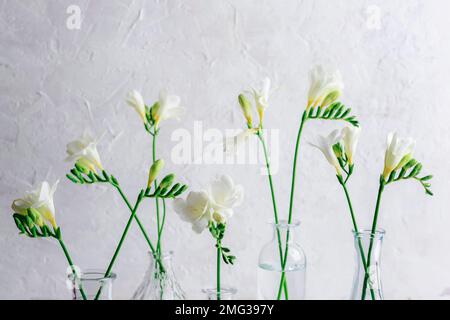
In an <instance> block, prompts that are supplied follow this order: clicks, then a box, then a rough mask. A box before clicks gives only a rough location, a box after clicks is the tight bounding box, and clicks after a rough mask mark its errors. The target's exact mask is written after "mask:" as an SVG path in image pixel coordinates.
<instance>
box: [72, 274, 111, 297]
mask: <svg viewBox="0 0 450 320" xmlns="http://www.w3.org/2000/svg"><path fill="white" fill-rule="evenodd" d="M105 272H106V271H105V270H99V269H87V270H84V271H82V272H78V273H79V275H78V277H74V275H73V274H72V273H70V274H69V275H68V279H67V286H68V288H69V289H70V290H71V293H72V300H84V298H83V296H82V294H81V292H80V288H82V289H83V292H84V293H85V295H86V298H87V300H95V299H96V298H97V300H112V289H113V282H114V280H115V279H116V274H115V273H111V274H110V275H109V277H105Z"/></svg>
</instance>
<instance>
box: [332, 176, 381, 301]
mask: <svg viewBox="0 0 450 320" xmlns="http://www.w3.org/2000/svg"><path fill="white" fill-rule="evenodd" d="M347 178H348V177H347ZM341 179H342V178H341ZM341 179H339V177H338V180H339V183H340V184H341V185H342V188H343V189H344V193H345V197H346V199H347V203H348V208H349V209H350V215H351V217H352V223H353V229H354V230H355V234H356V238H357V239H358V248H359V254H360V256H361V260H362V264H363V268H364V277H365V276H366V275H367V274H368V269H367V263H366V256H365V254H364V249H363V246H362V243H361V238H360V237H359V228H358V224H357V223H356V217H355V212H354V211H353V206H352V201H351V199H350V195H349V193H348V190H347V186H346V185H345V182H344V183H343V182H341V181H342V180H341ZM370 295H371V297H372V300H375V292H374V290H373V289H372V288H370Z"/></svg>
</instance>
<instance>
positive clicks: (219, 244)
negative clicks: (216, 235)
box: [216, 239, 222, 300]
mask: <svg viewBox="0 0 450 320" xmlns="http://www.w3.org/2000/svg"><path fill="white" fill-rule="evenodd" d="M216 246H217V273H216V276H217V279H216V282H217V284H216V286H217V288H216V292H217V300H220V299H221V292H220V291H221V290H220V263H221V260H222V243H221V241H220V240H219V239H217V245H216Z"/></svg>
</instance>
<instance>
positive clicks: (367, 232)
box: [352, 228, 386, 238]
mask: <svg viewBox="0 0 450 320" xmlns="http://www.w3.org/2000/svg"><path fill="white" fill-rule="evenodd" d="M352 233H353V235H354V236H355V237H359V238H361V237H376V238H382V237H384V235H385V234H386V231H385V230H384V229H383V228H378V229H377V230H375V232H374V233H372V230H371V229H362V230H359V231H358V232H356V231H355V230H352Z"/></svg>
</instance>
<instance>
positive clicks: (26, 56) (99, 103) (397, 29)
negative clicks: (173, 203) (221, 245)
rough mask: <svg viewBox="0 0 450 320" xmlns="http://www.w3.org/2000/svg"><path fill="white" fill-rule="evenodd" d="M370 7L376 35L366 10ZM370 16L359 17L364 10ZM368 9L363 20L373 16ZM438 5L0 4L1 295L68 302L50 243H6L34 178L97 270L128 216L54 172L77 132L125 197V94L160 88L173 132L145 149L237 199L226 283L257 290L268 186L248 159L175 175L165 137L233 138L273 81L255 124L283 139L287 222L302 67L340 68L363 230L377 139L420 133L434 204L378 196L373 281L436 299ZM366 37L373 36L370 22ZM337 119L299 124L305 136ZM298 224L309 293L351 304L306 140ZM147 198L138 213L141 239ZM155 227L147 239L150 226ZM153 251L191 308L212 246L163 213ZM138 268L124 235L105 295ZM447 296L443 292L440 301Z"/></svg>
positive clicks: (332, 196) (440, 213)
mask: <svg viewBox="0 0 450 320" xmlns="http://www.w3.org/2000/svg"><path fill="white" fill-rule="evenodd" d="M71 4H75V5H78V6H79V7H80V8H81V11H82V17H83V21H82V25H81V29H80V30H69V29H67V27H66V19H67V17H68V15H67V14H66V8H67V7H68V6H69V5H71ZM371 6H376V7H375V15H376V11H377V9H376V8H378V9H379V13H380V20H379V21H378V22H379V25H378V26H379V28H376V27H377V21H376V20H377V19H376V18H377V17H376V16H375V21H374V20H373V14H374V11H373V10H372V9H373V8H374V7H371ZM371 8H372V9H371ZM371 10H372V11H371ZM449 10H450V3H449V2H448V1H445V0H441V1H439V0H429V1H417V0H403V1H400V0H394V1H393V0H389V1H387V0H386V1H380V0H371V1H365V0H364V1H361V0H346V1H325V0H314V1H313V0H305V1H294V0H283V1H260V0H258V1H256V0H255V1H233V0H229V1H206V0H202V1H199V0H197V1H176V0H173V1H143V0H135V1H126V0H122V1H119V0H115V1H111V0H95V1H94V0H90V1H89V0H85V1H82V0H71V1H50V0H45V1H44V0H43V1H32V0H28V1H25V0H22V1H16V0H14V1H13V0H0V49H1V50H0V79H1V82H0V128H1V131H0V150H1V151H0V211H1V215H0V298H2V299H11V298H25V299H28V298H36V297H59V298H67V297H69V293H68V292H67V289H66V288H65V283H64V278H65V267H66V263H65V260H64V257H63V255H62V253H61V251H60V248H59V247H58V246H57V244H56V243H55V242H54V241H50V240H36V239H27V238H25V237H19V236H18V235H17V230H16V228H15V226H14V223H13V221H12V219H11V216H10V214H11V210H10V203H11V201H12V200H13V199H14V198H16V197H17V196H20V195H21V194H22V192H23V190H26V189H29V188H30V185H33V184H35V183H37V182H39V181H40V180H42V179H50V180H56V179H57V178H61V179H62V180H61V183H60V186H59V190H58V192H57V194H56V199H55V202H56V206H57V219H58V222H59V224H60V225H61V227H62V229H63V232H64V235H65V238H66V242H67V244H68V246H69V248H70V250H71V252H72V255H73V258H74V260H75V261H76V263H77V264H78V265H80V266H81V267H82V268H89V267H95V268H99V267H100V268H105V266H106V265H107V263H108V261H109V259H110V257H111V255H112V252H113V249H114V247H115V245H116V242H117V240H118V237H119V236H120V234H121V232H122V229H123V227H124V223H125V222H126V220H127V218H128V215H129V213H128V211H127V210H126V209H125V207H124V205H123V203H122V202H121V200H120V198H119V197H118V195H117V194H116V193H114V192H113V191H112V190H111V189H109V188H107V187H103V186H93V187H85V186H77V185H73V184H72V183H70V182H69V181H67V180H66V179H64V175H65V173H66V172H67V170H68V169H69V167H70V164H68V163H65V162H63V159H64V157H65V144H66V143H67V141H69V140H70V139H72V138H73V137H76V136H77V135H79V134H80V133H81V132H82V130H83V129H84V128H85V127H89V128H91V129H92V130H94V131H95V132H96V133H98V134H101V133H103V132H106V135H105V137H104V138H103V140H102V143H101V145H100V146H99V149H100V152H101V154H102V158H103V162H104V164H105V166H106V167H107V168H108V169H109V171H110V172H111V173H114V174H115V175H116V176H117V177H118V178H119V179H120V181H121V184H122V185H123V186H124V189H125V191H126V192H127V193H128V194H130V195H133V196H132V197H133V198H134V194H135V193H136V192H137V190H138V188H139V187H140V186H141V185H142V184H143V183H145V181H146V171H147V168H148V167H149V163H150V152H151V145H150V140H149V137H148V136H147V135H146V134H145V131H144V130H143V128H142V124H141V122H140V121H139V118H138V117H137V115H136V114H135V113H134V112H133V111H132V110H131V109H129V108H128V107H127V106H126V104H125V103H124V96H125V94H126V92H128V91H129V90H131V89H134V88H136V89H138V90H142V92H143V94H144V95H145V97H146V98H147V101H148V102H149V103H150V102H152V101H153V100H154V99H156V97H157V93H158V91H159V89H160V88H162V87H167V88H169V89H170V90H171V91H173V92H175V93H176V94H178V95H180V96H181V97H182V101H183V105H184V106H185V107H186V108H187V109H188V112H187V114H186V116H185V117H184V118H183V121H182V122H181V123H177V122H170V123H166V124H164V127H163V132H162V138H161V141H160V143H159V150H160V154H161V156H163V157H165V158H166V160H167V163H168V166H167V167H169V168H170V169H171V170H173V171H174V172H175V173H177V175H178V176H179V177H180V179H182V181H184V182H186V183H188V184H189V185H190V186H191V189H198V188H200V187H201V186H202V185H204V184H205V183H207V181H208V180H209V179H210V178H211V177H212V176H214V175H215V174H217V173H223V172H226V173H229V174H230V175H232V176H233V177H235V179H236V180H238V181H239V182H240V183H242V184H243V185H244V186H245V188H246V200H245V203H244V204H243V205H242V207H240V209H239V210H237V213H236V216H235V218H234V219H233V220H232V221H231V223H230V227H229V232H228V235H227V238H226V242H227V243H228V244H229V247H231V248H232V249H233V251H234V253H235V254H236V255H237V256H238V260H237V263H236V265H235V266H234V267H233V268H229V267H225V268H224V272H223V274H224V275H223V277H224V282H225V283H228V284H231V285H234V286H237V287H238V289H239V295H238V296H239V297H240V298H254V297H256V272H255V270H256V262H257V256H258V251H259V249H260V248H261V245H262V243H264V242H266V241H268V240H269V239H270V237H271V231H270V229H269V227H268V226H267V221H269V220H271V219H272V212H271V210H270V198H269V193H268V186H267V183H266V177H265V176H262V175H260V174H259V166H255V165H234V166H231V165H204V164H203V165H185V166H181V165H174V164H171V162H170V152H171V149H172V148H173V146H174V145H175V142H173V141H171V139H170V132H172V131H173V130H175V129H177V128H186V129H187V130H189V131H191V132H193V126H194V121H196V120H197V121H198V120H201V121H203V127H204V128H220V129H225V128H241V127H242V125H243V120H242V117H241V115H240V112H239V109H238V107H237V105H236V96H237V94H238V93H239V92H240V91H241V90H242V89H244V88H246V87H247V86H248V85H249V84H253V83H256V82H257V81H258V80H259V79H261V78H262V77H263V76H266V75H268V76H270V77H271V78H272V79H273V81H274V82H275V85H276V86H277V87H278V90H277V91H276V92H275V93H274V94H273V96H272V97H271V106H270V109H268V111H267V121H266V126H267V127H268V128H272V129H279V130H280V141H282V142H283V143H282V144H281V146H280V158H279V159H280V170H279V172H278V174H277V175H276V176H275V184H276V187H277V188H278V191H277V194H278V197H279V202H280V204H279V205H280V209H281V211H282V213H283V214H284V215H286V210H287V207H288V206H287V202H288V192H289V183H290V171H291V161H292V151H293V145H294V137H295V133H296V130H297V127H298V120H299V117H300V115H301V112H302V109H303V106H304V104H305V96H306V91H307V85H308V79H307V73H308V70H309V69H310V67H311V66H312V65H313V64H316V63H326V64H329V65H330V64H331V65H335V66H336V67H338V68H339V69H340V70H341V72H342V74H343V77H344V80H345V85H346V89H345V95H344V97H343V99H342V100H343V101H344V102H345V103H346V104H347V105H349V106H352V107H353V110H354V112H355V113H356V114H357V115H358V117H359V120H360V122H361V124H362V127H363V133H362V136H361V142H360V148H359V150H358V155H357V160H356V161H357V168H356V173H355V175H354V178H353V180H352V182H351V184H350V189H351V192H352V195H353V198H354V204H355V207H356V208H357V211H358V215H359V219H360V220H361V222H360V224H361V225H369V223H370V218H371V215H372V212H373V208H374V200H375V196H376V191H377V181H378V175H379V172H380V170H381V169H382V165H383V164H382V162H383V150H384V144H385V136H386V134H387V133H388V132H389V131H390V130H393V129H398V131H399V133H400V134H402V135H411V136H414V137H415V138H416V139H417V152H416V157H417V158H418V159H420V160H422V161H423V164H424V167H425V171H426V172H430V173H433V174H434V175H435V178H434V180H433V190H434V191H435V194H436V195H435V196H434V197H433V198H429V197H426V196H425V195H424V193H423V190H422V189H421V188H420V186H419V185H417V184H414V183H401V184H400V183H399V184H397V185H394V186H392V187H389V188H388V190H387V191H386V192H385V196H384V198H383V203H382V212H381V217H380V226H382V227H384V228H385V229H386V230H387V234H386V238H385V244H384V245H385V246H384V252H383V262H382V265H383V284H384V289H385V295H386V297H387V298H391V299H397V298H398V299H410V298H412V299H424V298H445V297H446V294H449V290H450V289H448V288H450V272H449V270H450V255H449V252H450V234H449V232H448V230H449V226H450V214H449V206H448V199H449V188H450V171H449V161H448V157H447V156H448V154H449V151H450V150H449V149H450V142H449V137H450V129H449V126H448V121H449V118H450V111H449V110H450V109H449V103H450V91H449V84H450V75H449V74H450V41H449V40H450V35H449V31H448V30H449V29H450V22H449V20H448V11H449ZM374 27H375V28H374ZM337 126H341V124H337V123H318V122H311V123H310V124H308V126H307V129H306V131H305V134H304V142H306V141H307V140H311V139H312V137H313V136H314V134H317V133H321V132H327V131H329V130H331V128H334V127H337ZM300 162H301V170H300V174H299V179H300V184H299V188H298V189H297V191H298V194H297V196H296V200H297V201H296V206H295V214H296V215H297V218H299V219H301V220H302V227H301V233H300V234H299V237H298V239H299V241H300V242H301V244H302V246H303V247H304V249H305V251H306V253H307V256H308V260H309V265H308V279H307V296H308V297H309V298H312V299H316V298H326V299H328V298H330V299H339V298H347V297H348V296H349V292H350V288H351V282H352V274H353V267H354V252H353V250H354V249H353V242H352V236H351V234H350V229H351V226H350V220H349V215H348V212H347V208H346V204H345V200H344V197H343V194H342V191H341V190H340V189H339V186H338V184H337V182H336V179H335V177H334V174H333V171H332V169H331V168H330V167H329V165H328V164H327V163H326V162H325V160H324V159H323V157H322V155H320V154H319V153H318V152H317V151H315V150H313V149H312V148H311V147H309V146H307V145H306V143H304V144H303V147H302V150H301V155H300ZM153 215H154V213H153V211H152V206H151V204H147V205H146V206H145V207H144V208H143V210H142V211H141V212H140V216H141V218H142V220H144V222H145V224H146V225H147V226H148V228H151V227H153V228H154V220H153V218H152V216H153ZM152 230H153V229H152ZM164 247H165V248H170V249H173V250H174V251H175V253H176V259H175V268H176V272H177V274H178V277H179V280H180V282H181V283H182V285H183V287H184V288H185V290H186V292H187V293H188V296H189V297H191V298H201V297H202V294H201V292H200V290H201V288H203V287H205V286H208V285H210V284H212V282H213V279H214V278H213V277H214V259H215V257H214V246H213V243H212V240H211V238H210V236H209V235H208V234H207V233H206V232H205V233H204V234H202V235H200V236H198V235H196V234H194V233H193V232H191V230H190V228H189V227H188V226H187V225H186V224H183V223H182V222H181V221H180V220H179V219H178V217H177V216H176V215H175V213H174V212H172V211H170V212H169V215H168V221H167V229H166V233H165V239H164ZM146 265H147V256H146V244H145V242H144V241H143V239H142V237H141V234H140V233H139V230H138V229H137V228H136V226H135V225H133V227H132V228H131V232H130V234H129V237H128V238H127V240H126V242H125V244H124V248H123V251H122V254H121V256H120V257H119V259H118V260H117V264H116V268H115V271H116V272H117V273H118V275H119V278H118V280H117V282H116V284H115V297H116V298H128V297H130V296H131V294H132V292H133V290H134V289H135V287H136V286H137V285H138V283H139V281H140V279H141V274H142V272H143V271H144V270H145V268H146ZM447 297H448V296H447Z"/></svg>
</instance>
